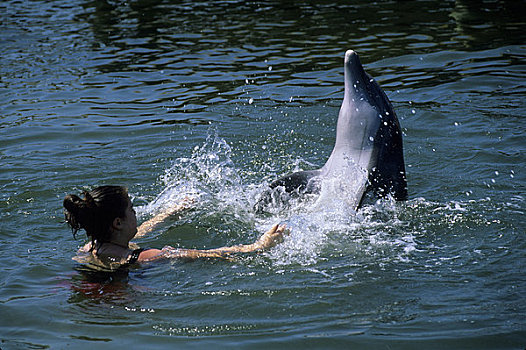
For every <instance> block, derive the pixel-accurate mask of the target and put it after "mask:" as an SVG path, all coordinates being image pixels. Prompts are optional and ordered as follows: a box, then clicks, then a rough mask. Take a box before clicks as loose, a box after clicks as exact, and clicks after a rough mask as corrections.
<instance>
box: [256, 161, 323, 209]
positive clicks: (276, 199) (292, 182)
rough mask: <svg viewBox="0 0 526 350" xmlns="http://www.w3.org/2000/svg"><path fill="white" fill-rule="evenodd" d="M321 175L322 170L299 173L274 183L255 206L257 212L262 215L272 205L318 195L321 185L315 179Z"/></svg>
mask: <svg viewBox="0 0 526 350" xmlns="http://www.w3.org/2000/svg"><path fill="white" fill-rule="evenodd" d="M320 173H321V172H320V170H309V171H298V172H295V173H292V174H290V175H287V176H284V177H281V178H279V179H277V180H275V181H273V182H272V183H271V184H270V185H269V187H270V188H269V189H268V190H266V191H265V192H263V194H262V195H261V197H260V198H259V200H258V201H257V203H256V205H255V206H254V208H255V210H256V212H258V213H260V212H262V211H265V208H267V207H269V206H270V205H271V204H276V205H280V204H283V203H286V202H288V200H290V199H291V198H298V197H300V196H301V195H303V194H309V193H318V192H319V190H320V185H319V183H318V181H315V179H314V178H315V177H317V176H319V175H320Z"/></svg>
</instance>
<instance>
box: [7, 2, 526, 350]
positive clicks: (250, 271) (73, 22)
mask: <svg viewBox="0 0 526 350" xmlns="http://www.w3.org/2000/svg"><path fill="white" fill-rule="evenodd" d="M523 7H524V4H523V2H521V1H503V0H501V1H499V0H496V1H485V2H482V3H480V2H475V1H466V0H464V1H462V0H457V1H446V2H444V1H441V2H440V1H382V2H357V1H356V2H355V1H351V2H349V1H318V2H316V3H312V2H294V3H290V2H283V1H263V2H243V1H214V2H204V3H203V2H192V1H153V0H151V1H146V0H134V1H127V2H118V1H54V2H42V1H37V2H34V1H32V2H30V1H14V0H13V1H4V2H2V3H0V19H1V20H0V43H1V44H0V106H1V107H0V108H1V113H0V164H1V169H2V170H1V171H0V189H1V191H0V213H1V215H2V225H1V227H0V245H1V246H2V252H3V254H2V256H0V266H1V268H2V276H1V277H0V285H1V286H2V288H0V314H2V315H7V316H5V317H2V318H0V328H1V331H0V334H2V344H4V345H3V346H5V347H9V346H10V345H12V344H14V345H13V347H14V346H18V345H20V346H24V345H22V344H25V345H28V344H29V345H28V346H31V347H40V348H43V347H51V348H53V347H59V348H60V347H63V346H65V345H64V344H68V345H67V346H70V345H71V344H73V345H74V346H79V347H87V346H92V345H94V344H97V345H99V344H101V342H103V343H104V344H105V343H112V342H114V343H117V342H118V343H119V344H121V345H125V346H126V345H128V344H129V345H130V347H133V346H140V345H145V344H148V346H150V345H151V346H154V347H155V346H161V347H162V346H163V345H164V344H166V341H167V338H169V341H170V345H174V343H177V344H176V346H177V345H179V343H180V344H181V347H183V348H184V347H186V346H188V344H189V341H188V338H189V337H191V339H192V341H193V343H192V344H196V345H197V346H196V347H201V345H203V346H202V347H206V346H207V345H209V344H207V343H211V342H213V343H214V345H213V346H215V347H221V348H224V347H231V345H232V344H233V343H235V344H236V345H239V347H240V348H243V347H244V348H258V347H262V348H265V347H268V344H269V343H273V345H276V346H277V347H279V346H278V345H277V344H284V345H283V347H285V348H302V347H305V346H306V345H308V346H313V347H315V346H317V345H320V346H319V347H320V348H348V347H349V346H351V347H352V345H355V346H357V347H362V348H365V347H367V348H385V347H387V346H389V347H394V348H396V347H398V348H408V347H422V348H432V347H441V348H443V347H451V348H486V349H489V348H515V349H516V348H520V347H521V346H523V344H524V322H523V321H522V320H523V315H524V314H525V312H526V311H525V309H524V305H526V302H524V297H523V296H522V294H523V293H521V291H522V290H524V277H523V276H522V275H521V273H522V271H523V266H524V254H523V251H524V249H526V245H525V241H524V237H523V232H524V223H523V221H524V220H523V217H524V213H525V208H524V203H525V196H526V193H525V191H524V183H525V181H526V178H525V175H524V173H523V172H522V171H521V169H522V168H524V164H525V159H524V145H525V144H526V141H525V136H524V135H526V130H525V129H524V123H523V121H522V116H523V115H524V114H525V104H524V101H525V99H524V95H525V93H526V89H525V83H524V81H525V80H524V76H525V74H526V70H525V68H524V64H523V62H524V59H525V57H526V49H525V48H524V43H525V42H526V40H525V39H526V31H525V30H524V29H525V23H524V19H523V16H522V12H523V11H521V10H522V8H523ZM351 48H352V49H354V50H355V51H357V52H358V53H359V54H360V57H361V59H362V62H363V63H364V65H365V68H366V70H367V71H369V72H370V73H371V75H372V76H374V77H375V78H376V79H377V80H378V81H379V83H380V84H381V86H382V87H383V88H384V89H385V91H386V93H387V95H388V96H389V98H390V100H391V101H393V104H394V108H395V109H396V111H397V114H398V116H399V118H400V123H401V125H402V128H403V131H404V136H405V137H404V151H405V157H406V165H407V173H408V181H409V191H410V200H409V201H408V202H406V203H393V202H391V201H389V200H386V201H381V202H378V203H375V202H371V203H370V205H367V206H366V207H364V208H363V209H362V210H361V211H359V212H358V213H357V214H353V215H351V214H350V213H349V211H348V208H347V207H346V206H344V205H341V203H342V202H339V201H333V202H331V201H330V200H329V201H321V202H316V200H317V199H316V198H313V199H312V200H311V201H306V202H301V203H300V202H298V203H292V205H291V206H289V207H286V208H285V207H279V208H277V210H276V211H275V212H271V213H270V214H267V215H258V214H257V213H255V212H254V211H253V205H254V204H255V202H256V200H257V198H258V196H259V195H260V194H261V193H262V191H263V190H264V188H266V185H267V184H268V183H270V182H271V181H272V180H274V179H275V178H277V177H279V176H280V175H283V174H286V173H290V172H291V171H295V170H300V169H315V168H319V167H320V166H321V165H323V163H324V162H325V160H326V159H327V157H328V156H329V154H330V152H331V150H332V147H333V145H334V128H335V122H336V117H337V114H338V108H339V106H340V104H341V98H342V93H343V84H342V79H343V70H342V63H343V53H344V52H345V50H346V49H351ZM104 183H108V184H109V183H111V184H124V185H127V186H128V187H129V188H130V193H132V194H133V195H134V197H135V198H134V202H135V203H136V204H137V205H138V206H140V208H141V210H142V211H141V212H140V213H139V214H141V215H142V217H143V218H146V217H148V216H149V215H151V214H153V213H154V212H155V211H156V210H160V209H162V208H163V207H164V206H166V205H168V204H169V203H170V202H172V201H177V200H178V199H180V198H182V196H184V195H185V194H192V195H195V196H196V197H197V198H198V201H197V203H196V207H195V208H194V210H192V211H190V212H189V213H188V214H187V215H186V216H184V217H180V218H174V219H173V220H172V221H170V222H168V223H167V224H166V226H165V227H163V230H159V231H158V232H155V233H154V234H152V235H151V236H149V237H145V238H143V239H141V240H140V241H139V242H138V243H139V244H140V245H141V246H143V247H162V246H163V245H165V244H171V245H174V246H183V247H196V248H204V247H212V246H219V245H225V244H237V243H246V242H250V241H253V240H254V239H255V238H256V237H257V236H258V234H260V233H261V232H264V231H265V230H266V229H267V228H268V227H269V226H270V225H271V224H273V223H275V222H276V221H286V222H287V223H288V224H289V225H290V226H291V227H292V228H293V231H292V233H291V236H290V238H289V239H288V240H286V241H285V243H284V244H283V245H281V246H279V247H276V248H275V249H273V250H272V251H270V252H268V253H266V254H263V255H259V256H250V257H244V258H242V259H239V260H236V261H229V262H223V261H199V262H193V263H180V262H169V263H168V262H167V263H164V264H157V265H155V266H153V265H152V266H145V267H143V268H141V269H139V270H132V271H130V272H129V273H126V274H122V275H106V274H98V273H93V272H87V271H84V270H82V269H80V270H79V271H76V272H75V275H74V276H73V277H72V278H71V279H68V282H67V283H68V287H67V288H66V290H67V292H64V291H62V290H58V291H56V293H55V292H53V293H47V294H46V293H43V292H42V291H43V290H46V287H49V288H52V289H53V288H54V287H55V285H53V286H48V284H49V283H50V282H49V281H50V280H54V278H55V276H56V275H57V274H58V275H60V274H61V271H62V273H63V272H64V271H71V270H72V269H74V265H73V264H74V263H73V262H72V261H71V256H72V255H74V254H75V251H76V250H77V248H78V245H80V244H81V242H75V241H73V240H72V239H71V238H70V236H69V235H68V234H69V231H68V230H67V228H65V226H63V225H62V224H61V223H60V221H61V220H62V217H63V215H62V209H61V207H60V203H61V201H62V198H63V197H64V195H65V194H66V193H72V192H74V191H76V190H79V191H81V190H83V189H88V188H91V187H93V186H96V185H100V184H104ZM327 193H328V195H327V197H325V198H326V199H327V198H328V199H330V198H331V196H333V195H334V194H335V192H334V191H328V192H327ZM337 193H339V192H336V194H337ZM322 199H323V198H322ZM316 203H318V206H315V204H316ZM143 284H144V285H147V286H148V288H143V287H142V285H143ZM41 285H43V287H44V289H42V286H41ZM53 290H54V291H55V289H53ZM99 305H105V306H108V307H103V308H98V307H97V306H99ZM49 315H52V316H53V323H50V321H49V320H50V318H49V317H50V316H49ZM6 320H9V322H10V323H9V324H7V321H6ZM50 324H53V325H52V326H50ZM55 325H56V327H55ZM78 325H82V327H81V328H82V329H79V327H78ZM217 335H221V336H220V337H217ZM305 339H306V340H305ZM137 344H138V345H137ZM451 344H452V345H451ZM449 345H451V346H449ZM26 347H27V346H26Z"/></svg>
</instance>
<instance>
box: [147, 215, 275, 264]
mask: <svg viewBox="0 0 526 350" xmlns="http://www.w3.org/2000/svg"><path fill="white" fill-rule="evenodd" d="M285 228H286V227H285V225H278V224H276V225H274V226H273V227H272V228H271V229H270V230H268V231H267V232H265V234H263V235H262V236H261V237H260V238H259V239H258V240H257V241H256V242H254V243H252V244H240V245H235V246H231V247H221V248H215V249H207V250H200V249H177V248H173V247H170V246H166V247H164V248H163V249H162V250H160V249H148V250H145V251H143V252H142V253H141V254H140V255H139V261H153V260H157V259H162V258H171V259H190V260H194V259H198V258H223V259H228V258H229V257H230V255H231V254H235V253H252V252H261V251H264V250H266V249H269V248H271V247H273V246H275V245H276V244H278V243H280V242H281V241H282V240H283V234H285Z"/></svg>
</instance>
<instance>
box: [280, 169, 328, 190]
mask: <svg viewBox="0 0 526 350" xmlns="http://www.w3.org/2000/svg"><path fill="white" fill-rule="evenodd" d="M319 174H320V171H319V170H307V171H298V172H295V173H292V174H290V175H287V176H283V177H281V178H279V179H277V180H275V181H273V182H272V183H271V184H270V188H276V187H278V186H283V187H284V188H285V192H287V193H293V192H298V193H313V192H316V191H317V190H319V188H318V189H317V188H316V184H315V183H314V182H313V181H311V179H312V178H313V177H316V176H318V175H319Z"/></svg>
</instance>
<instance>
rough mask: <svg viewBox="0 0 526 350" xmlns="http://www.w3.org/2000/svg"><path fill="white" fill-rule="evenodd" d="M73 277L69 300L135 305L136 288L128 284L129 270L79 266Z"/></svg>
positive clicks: (73, 301) (74, 301) (77, 302)
mask: <svg viewBox="0 0 526 350" xmlns="http://www.w3.org/2000/svg"><path fill="white" fill-rule="evenodd" d="M75 271H76V274H75V275H74V276H72V277H71V281H70V289H71V291H72V294H71V296H70V297H69V298H68V302H70V303H74V304H79V303H84V302H85V301H90V302H96V304H105V305H108V306H109V305H120V306H127V305H133V303H134V301H135V300H134V298H133V290H134V288H133V287H132V286H130V285H129V284H128V280H129V278H128V274H129V271H127V270H119V271H113V272H104V271H98V270H93V269H90V268H88V267H83V266H79V267H77V268H76V269H75Z"/></svg>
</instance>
